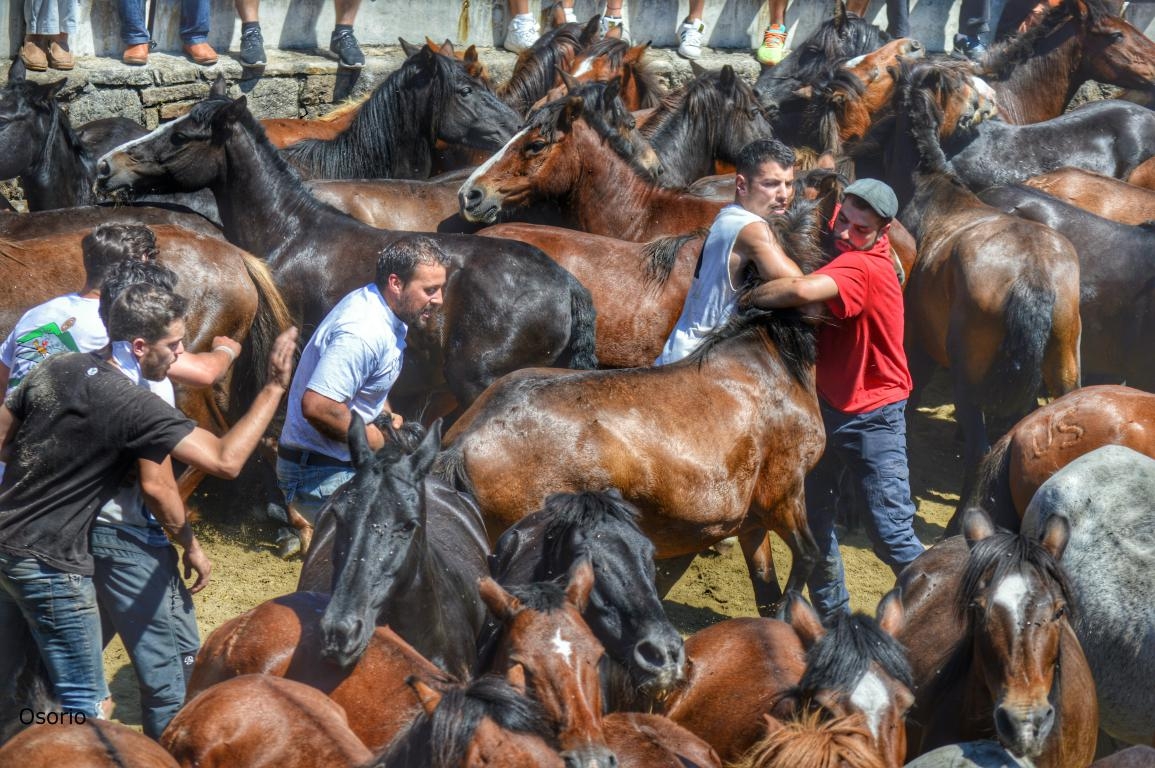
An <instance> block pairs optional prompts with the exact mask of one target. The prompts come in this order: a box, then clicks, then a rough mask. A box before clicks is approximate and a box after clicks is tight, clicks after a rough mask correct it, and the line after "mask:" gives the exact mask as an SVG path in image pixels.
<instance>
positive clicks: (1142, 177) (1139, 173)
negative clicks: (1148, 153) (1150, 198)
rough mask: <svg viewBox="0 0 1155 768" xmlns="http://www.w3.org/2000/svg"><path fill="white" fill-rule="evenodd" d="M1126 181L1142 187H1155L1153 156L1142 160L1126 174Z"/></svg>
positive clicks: (1154, 160) (1154, 161)
mask: <svg viewBox="0 0 1155 768" xmlns="http://www.w3.org/2000/svg"><path fill="white" fill-rule="evenodd" d="M1127 183H1128V184H1134V185H1135V186H1137V187H1143V188H1144V189H1155V157H1152V158H1151V159H1149V160H1144V161H1143V163H1142V164H1140V165H1139V167H1138V168H1136V169H1135V170H1134V171H1132V172H1131V174H1130V175H1129V176H1127Z"/></svg>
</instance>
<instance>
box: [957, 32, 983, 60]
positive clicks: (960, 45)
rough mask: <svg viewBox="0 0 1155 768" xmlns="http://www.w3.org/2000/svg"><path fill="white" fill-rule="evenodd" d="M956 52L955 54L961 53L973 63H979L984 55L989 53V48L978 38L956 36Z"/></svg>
mask: <svg viewBox="0 0 1155 768" xmlns="http://www.w3.org/2000/svg"><path fill="white" fill-rule="evenodd" d="M954 50H955V53H961V54H962V55H963V56H966V57H967V58H968V59H970V60H971V61H978V60H979V59H981V58H982V57H983V54H985V53H986V52H987V47H986V46H985V45H983V41H982V40H981V39H979V38H978V37H971V36H970V35H955V36H954Z"/></svg>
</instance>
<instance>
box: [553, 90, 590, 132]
mask: <svg viewBox="0 0 1155 768" xmlns="http://www.w3.org/2000/svg"><path fill="white" fill-rule="evenodd" d="M583 109H585V100H584V99H583V98H582V97H581V96H570V97H569V98H568V99H566V102H565V108H564V109H562V111H561V114H560V115H558V120H557V127H558V128H560V129H561V130H563V131H568V130H569V129H570V126H571V125H573V122H574V121H575V120H577V119H578V118H579V117H581V116H582V110H583Z"/></svg>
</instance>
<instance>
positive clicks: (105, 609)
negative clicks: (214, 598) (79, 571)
mask: <svg viewBox="0 0 1155 768" xmlns="http://www.w3.org/2000/svg"><path fill="white" fill-rule="evenodd" d="M91 541H92V556H93V558H95V560H96V572H95V573H94V574H93V576H92V580H93V583H94V584H95V585H96V596H97V599H98V600H99V602H100V616H101V619H102V623H103V625H104V642H105V644H107V643H108V642H109V641H110V640H112V636H113V635H116V634H119V635H120V639H121V640H123V641H124V647H125V650H127V651H128V658H129V659H131V660H132V667H133V669H134V670H136V677H137V680H138V681H139V683H140V708H141V715H142V718H143V724H144V733H145V735H146V736H149V737H151V738H154V739H155V738H158V737H159V736H160V734H161V733H162V732H163V731H164V729H165V726H167V725H168V722H169V720H172V718H173V717H174V716H175V715H176V713H177V711H178V710H180V708H181V705H182V704H184V697H185V683H186V682H187V680H188V675H190V674H191V673H192V668H193V662H194V661H195V660H196V655H197V650H198V649H199V648H200V636H199V635H198V634H197V623H196V613H195V611H194V610H193V602H192V595H190V594H189V591H188V589H187V588H186V587H185V585H184V582H183V581H182V580H181V578H180V571H179V561H178V559H177V553H176V550H175V549H174V548H173V547H172V546H171V545H170V546H165V547H153V546H149V545H147V544H145V543H144V542H143V541H141V540H139V539H137V538H135V537H134V536H132V535H131V534H129V533H126V532H124V530H123V527H122V526H117V525H102V524H101V523H97V524H96V525H94V526H93V528H92V539H91Z"/></svg>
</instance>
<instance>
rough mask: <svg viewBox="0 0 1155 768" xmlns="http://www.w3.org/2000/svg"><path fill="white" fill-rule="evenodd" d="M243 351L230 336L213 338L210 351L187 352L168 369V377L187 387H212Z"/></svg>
mask: <svg viewBox="0 0 1155 768" xmlns="http://www.w3.org/2000/svg"><path fill="white" fill-rule="evenodd" d="M240 353H241V345H240V344H238V343H237V342H235V341H233V340H232V339H230V338H229V337H228V336H217V337H215V338H214V339H213V348H212V350H211V351H209V352H185V353H184V354H183V355H181V356H180V357H178V358H177V359H176V362H175V363H173V364H172V366H171V367H170V368H169V369H168V377H169V378H170V379H172V380H173V382H174V383H176V384H184V385H185V386H187V387H211V386H212V385H213V384H215V383H216V382H217V380H218V379H220V378H221V377H222V376H224V375H225V373H226V372H227V371H228V370H229V366H231V365H232V364H233V361H234V360H236V359H237V355H239V354H240Z"/></svg>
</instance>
